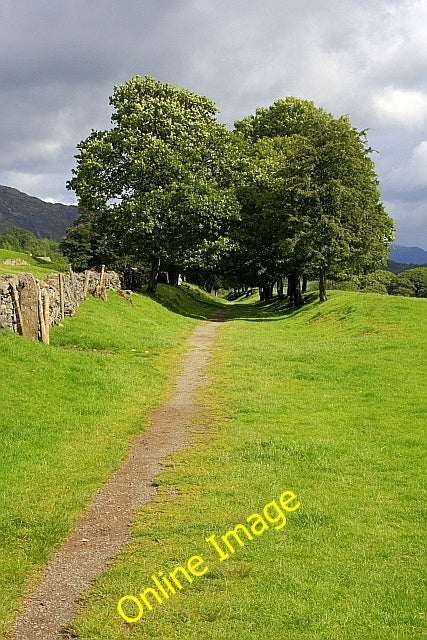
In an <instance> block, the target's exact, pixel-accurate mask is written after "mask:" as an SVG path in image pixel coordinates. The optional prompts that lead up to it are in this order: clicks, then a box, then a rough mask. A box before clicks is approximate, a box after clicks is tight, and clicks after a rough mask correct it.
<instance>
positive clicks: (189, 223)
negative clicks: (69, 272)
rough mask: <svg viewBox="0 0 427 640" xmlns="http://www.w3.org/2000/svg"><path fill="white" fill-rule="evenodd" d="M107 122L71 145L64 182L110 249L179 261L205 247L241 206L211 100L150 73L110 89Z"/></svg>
mask: <svg viewBox="0 0 427 640" xmlns="http://www.w3.org/2000/svg"><path fill="white" fill-rule="evenodd" d="M110 104H111V105H112V106H113V109H114V110H113V114H112V117H111V120H112V128H111V129H109V130H106V131H92V133H91V135H90V136H89V137H88V138H87V139H86V140H84V141H82V142H81V143H80V144H79V145H78V151H79V153H78V154H77V155H76V160H77V166H76V169H74V170H73V174H74V176H73V178H72V179H71V180H70V181H69V182H68V184H67V186H68V187H69V188H70V189H73V190H74V191H75V192H76V194H77V196H78V198H79V205H80V207H81V208H82V209H83V210H86V211H91V212H93V213H94V214H95V223H96V225H97V228H98V229H102V231H103V233H104V237H105V239H106V240H107V241H108V242H110V244H112V245H114V252H115V253H118V254H120V253H121V254H123V255H133V256H134V257H135V260H145V261H146V262H148V263H149V264H150V265H151V277H150V283H149V291H151V292H154V291H155V290H156V284H157V276H158V272H159V268H160V264H161V263H163V264H164V265H168V266H173V267H174V270H175V271H176V270H177V268H182V267H183V266H185V265H186V264H187V263H188V262H191V261H193V262H194V260H196V259H197V255H198V254H202V253H206V252H209V248H211V249H212V250H213V248H214V247H215V246H216V244H217V243H218V240H219V239H220V238H222V237H223V236H224V235H226V234H227V231H228V228H229V226H230V225H231V224H232V222H233V220H236V219H237V218H238V215H239V204H238V202H237V200H236V198H235V195H234V188H233V180H234V168H235V165H236V162H237V154H236V152H235V146H234V144H233V140H232V134H231V133H230V132H229V131H228V130H227V129H226V127H225V126H224V125H221V124H219V123H218V122H217V121H216V113H217V111H218V109H217V107H216V106H215V103H214V102H213V101H212V100H210V99H209V98H207V97H204V96H199V95H196V94H194V93H191V92H190V91H186V90H183V89H179V88H177V87H174V86H172V85H170V84H167V83H162V82H159V81H158V80H156V79H155V78H152V77H148V76H146V77H145V78H141V77H140V76H137V77H135V78H132V79H131V80H129V81H127V82H126V83H124V84H123V85H118V86H116V87H115V88H114V93H113V96H112V97H111V98H110Z"/></svg>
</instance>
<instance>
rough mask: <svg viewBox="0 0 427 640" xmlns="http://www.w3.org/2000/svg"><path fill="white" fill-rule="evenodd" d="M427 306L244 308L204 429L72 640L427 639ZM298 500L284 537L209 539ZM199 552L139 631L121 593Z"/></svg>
mask: <svg viewBox="0 0 427 640" xmlns="http://www.w3.org/2000/svg"><path fill="white" fill-rule="evenodd" d="M426 311H427V303H426V301H425V300H408V299H404V298H387V297H385V296H381V295H375V294H357V293H347V292H334V293H332V295H331V299H330V300H329V301H328V302H327V303H326V304H323V305H320V304H318V303H317V302H314V301H313V302H312V303H311V304H309V305H307V306H306V307H304V308H303V309H302V310H300V311H298V312H292V313H288V312H283V313H280V305H278V304H277V303H273V304H272V305H269V306H265V305H260V304H257V305H255V306H254V307H252V308H251V306H249V305H242V306H240V305H236V306H235V307H233V308H231V310H230V318H232V320H231V321H230V322H228V323H225V324H223V325H221V327H220V329H219V331H220V333H219V338H218V343H217V347H218V348H217V349H216V352H215V361H214V363H213V365H212V367H211V371H210V374H209V375H210V378H211V379H212V384H211V386H209V387H204V388H203V396H201V400H202V401H203V402H204V404H206V405H207V406H208V407H209V408H210V412H211V416H212V420H211V421H210V423H209V424H208V425H206V426H207V433H205V434H202V433H201V434H200V436H199V437H198V441H197V444H196V446H195V447H194V448H193V449H192V450H187V451H184V452H180V453H177V454H175V455H174V456H173V457H172V458H171V459H170V462H169V465H168V468H167V470H166V471H165V472H164V473H163V474H161V475H160V476H159V478H158V479H157V481H158V482H159V496H158V499H157V500H156V501H155V502H154V503H153V504H152V505H150V506H147V507H144V508H142V509H141V510H140V513H139V516H138V518H137V520H136V522H135V524H134V527H133V533H134V541H133V543H132V544H130V545H128V547H127V548H126V549H125V550H124V551H123V552H122V553H120V554H119V556H118V557H117V559H116V561H115V563H114V564H113V566H112V567H111V568H110V569H109V570H108V571H106V572H105V573H104V574H103V576H101V577H100V578H99V579H98V580H97V581H96V583H95V584H94V586H93V588H92V589H91V590H90V591H89V593H88V594H87V597H86V599H85V601H84V603H83V604H82V606H81V609H80V615H79V617H78V618H77V619H76V621H75V622H74V623H73V624H72V625H71V633H72V637H77V638H81V639H82V640H101V639H102V640H124V639H126V640H129V639H131V638H132V639H133V638H134V639H136V640H143V639H145V638H147V639H148V638H162V639H163V640H169V639H170V640H172V639H173V640H175V639H179V638H191V639H200V640H201V639H203V640H205V639H206V638H218V639H227V640H236V639H237V640H240V639H241V638H242V639H243V638H244V639H245V640H246V639H254V640H258V639H263V640H264V639H271V640H273V639H274V640H276V639H277V638H288V639H289V640H306V639H311V638H315V639H316V640H326V639H327V640H330V639H332V638H333V639H334V640H348V639H350V638H351V639H358V640H361V639H364V640H380V639H381V640H383V639H384V640H400V639H402V640H403V639H405V640H406V639H408V640H409V639H411V640H414V639H417V638H421V637H423V629H425V624H424V623H425V618H424V617H423V616H424V614H423V609H422V607H423V600H422V594H423V568H424V567H423V559H424V555H423V553H424V552H423V549H424V547H423V544H422V543H423V541H424V540H425V537H424V530H423V529H422V505H423V497H425V496H424V494H423V490H424V487H423V483H422V478H423V469H424V466H423V463H424V462H425V460H424V458H423V434H424V429H425V423H426V397H425V395H426V392H425V390H426V388H427V380H426V367H425V354H426V347H427V331H426V317H427V316H426ZM285 490H291V491H294V492H295V493H296V494H297V496H298V498H299V500H300V501H301V507H300V508H299V509H298V510H297V511H295V512H294V513H290V514H289V515H288V522H287V524H286V526H285V527H284V528H283V529H281V530H280V531H276V530H274V529H273V528H270V529H269V530H268V531H266V532H265V533H263V534H262V535H261V536H259V537H257V538H255V539H254V540H252V541H248V542H247V543H246V544H245V546H244V547H243V548H240V547H238V548H237V550H236V552H235V554H234V555H232V556H230V558H229V559H227V560H226V561H224V562H220V561H219V559H218V557H217V556H216V554H215V552H214V551H213V549H212V547H210V546H209V545H208V544H207V543H206V542H205V538H206V537H208V536H210V535H212V534H216V535H217V536H218V537H220V536H221V535H223V534H224V533H225V532H226V531H227V530H229V529H230V528H232V527H234V526H235V525H236V524H237V523H244V522H245V520H246V518H247V517H248V516H249V515H250V514H252V513H254V512H259V513H260V512H261V511H262V509H263V507H264V505H266V504H267V503H268V502H270V501H271V500H273V499H277V498H278V497H279V495H280V494H281V492H283V491H285ZM236 546H237V545H236ZM193 555H201V556H202V557H203V558H204V559H205V561H206V563H207V565H208V566H209V570H208V572H207V573H206V574H205V575H203V576H201V577H196V578H194V582H193V583H192V584H191V585H190V584H187V583H186V584H185V585H184V588H183V589H182V591H179V592H177V593H176V594H175V595H171V597H170V599H169V600H168V601H167V602H164V603H162V604H158V603H157V604H155V605H154V609H153V610H152V611H146V612H145V613H144V616H143V618H142V619H141V620H140V621H139V622H137V623H135V624H127V623H126V622H125V621H124V620H122V619H121V618H120V616H119V615H118V613H117V609H116V605H117V602H118V600H119V599H120V598H121V597H122V596H124V595H127V594H134V595H137V594H139V593H140V592H141V591H143V590H144V589H145V588H147V587H149V586H152V583H151V579H150V576H151V575H152V574H153V573H157V572H158V571H160V570H162V571H163V572H164V573H165V574H166V575H167V574H168V573H169V572H170V571H172V570H173V569H174V568H175V567H176V566H178V565H184V566H185V564H186V562H187V560H188V559H189V558H190V557H191V556H193ZM128 604H129V603H128ZM128 611H129V615H131V614H130V609H128Z"/></svg>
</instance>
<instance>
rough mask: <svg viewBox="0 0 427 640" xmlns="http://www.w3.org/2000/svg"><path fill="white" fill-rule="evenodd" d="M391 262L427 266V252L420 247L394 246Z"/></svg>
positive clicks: (391, 250) (390, 255)
mask: <svg viewBox="0 0 427 640" xmlns="http://www.w3.org/2000/svg"><path fill="white" fill-rule="evenodd" d="M389 260H391V261H393V262H399V263H401V264H427V251H424V249H420V247H403V246H402V245H398V244H392V245H391V249H390V254H389Z"/></svg>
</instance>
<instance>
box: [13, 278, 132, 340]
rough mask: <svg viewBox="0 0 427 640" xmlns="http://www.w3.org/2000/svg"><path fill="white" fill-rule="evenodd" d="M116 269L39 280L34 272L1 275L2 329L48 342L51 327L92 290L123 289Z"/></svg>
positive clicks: (74, 309) (104, 291) (102, 292)
mask: <svg viewBox="0 0 427 640" xmlns="http://www.w3.org/2000/svg"><path fill="white" fill-rule="evenodd" d="M120 286H121V285H120V278H119V276H118V274H117V273H115V272H114V271H104V270H102V271H101V273H98V272H96V271H85V272H84V273H73V272H70V273H66V274H63V273H60V274H51V275H49V276H47V278H45V280H36V278H34V276H33V275H32V274H31V273H22V274H21V273H19V274H10V275H1V276H0V329H4V328H9V329H12V331H15V332H16V333H19V334H20V335H23V336H25V337H27V338H31V339H33V340H43V342H49V328H50V326H52V325H54V324H59V323H60V322H61V320H62V319H63V318H64V316H72V315H74V313H75V312H76V310H77V309H78V306H79V304H80V302H82V301H83V300H84V299H85V298H86V296H87V294H88V293H89V292H92V293H95V295H98V296H100V297H104V298H105V296H106V290H107V289H120Z"/></svg>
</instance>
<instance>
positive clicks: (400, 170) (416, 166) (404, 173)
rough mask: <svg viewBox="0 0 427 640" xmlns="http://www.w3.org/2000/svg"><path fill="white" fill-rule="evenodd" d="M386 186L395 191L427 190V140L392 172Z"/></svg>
mask: <svg viewBox="0 0 427 640" xmlns="http://www.w3.org/2000/svg"><path fill="white" fill-rule="evenodd" d="M385 184H386V185H388V187H389V188H390V189H394V190H395V191H411V190H420V189H427V140H423V141H422V142H420V144H418V145H417V146H416V147H415V148H414V149H413V151H412V153H411V155H410V157H409V158H408V159H406V160H404V161H403V162H402V163H400V164H399V166H397V167H396V168H395V169H393V170H392V171H391V172H390V174H389V175H388V176H387V178H386V180H385Z"/></svg>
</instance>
